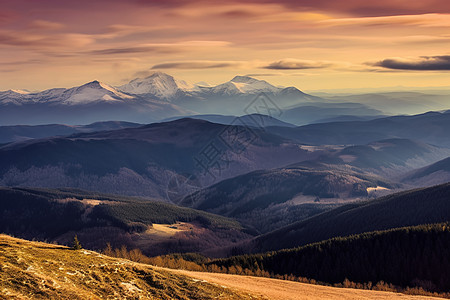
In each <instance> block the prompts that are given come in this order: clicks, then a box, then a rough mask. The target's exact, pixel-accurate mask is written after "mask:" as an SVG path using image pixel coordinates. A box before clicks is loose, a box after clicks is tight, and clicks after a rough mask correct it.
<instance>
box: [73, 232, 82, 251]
mask: <svg viewBox="0 0 450 300" xmlns="http://www.w3.org/2000/svg"><path fill="white" fill-rule="evenodd" d="M72 249H73V250H80V249H83V247H82V246H81V243H80V241H79V240H78V236H77V235H75V237H74V238H73V243H72Z"/></svg>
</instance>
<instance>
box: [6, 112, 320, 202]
mask: <svg viewBox="0 0 450 300" xmlns="http://www.w3.org/2000/svg"><path fill="white" fill-rule="evenodd" d="M236 132H238V133H239V136H238V137H237V138H235V135H236ZM227 141H228V142H227ZM213 144H214V147H216V148H214V149H217V152H218V153H217V158H216V160H213V161H212V162H209V161H208V160H206V158H205V157H204V156H205V155H203V154H202V153H204V152H205V151H207V150H208V149H209V148H208V147H212V145H213ZM316 156H317V154H315V153H310V152H308V151H307V150H304V149H300V148H299V147H298V144H297V143H294V142H291V141H289V140H286V139H284V138H281V137H279V136H276V135H273V134H270V133H267V132H265V131H263V130H261V129H259V130H258V129H249V128H248V127H242V126H235V125H231V126H226V125H221V124H214V123H210V122H207V121H203V120H193V119H182V120H176V121H173V122H167V123H157V124H150V125H147V126H142V127H138V128H127V129H121V130H113V131H101V132H95V133H82V134H77V135H72V136H69V137H64V138H63V137H59V138H47V139H40V140H32V141H27V142H22V143H14V144H11V145H6V146H3V147H0V185H4V186H35V187H50V188H52V187H61V186H65V187H73V188H80V189H84V190H94V191H98V192H107V193H116V194H123V195H132V196H147V197H149V196H151V197H158V198H170V197H167V192H173V191H172V190H169V191H168V188H169V187H168V185H169V181H170V180H171V179H172V178H174V177H177V176H180V177H183V179H180V181H188V180H190V181H191V183H192V185H193V186H194V187H196V188H197V189H198V188H199V187H200V186H207V185H209V184H211V183H213V182H215V181H218V180H220V179H224V178H229V177H232V176H236V175H239V174H243V173H247V172H250V171H253V170H256V169H260V168H274V167H280V166H283V165H286V164H290V163H294V162H297V161H299V160H305V159H308V158H310V157H316ZM205 160H206V161H205ZM205 165H206V166H205ZM205 169H207V170H205ZM168 200H172V199H168Z"/></svg>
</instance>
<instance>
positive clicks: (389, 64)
mask: <svg viewBox="0 0 450 300" xmlns="http://www.w3.org/2000/svg"><path fill="white" fill-rule="evenodd" d="M369 64H370V63H369ZM371 65H373V66H377V67H383V68H387V69H393V70H412V71H450V55H442V56H421V57H419V58H415V59H405V58H388V59H385V60H382V61H379V62H377V63H374V64H371Z"/></svg>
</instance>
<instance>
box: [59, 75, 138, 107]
mask: <svg viewBox="0 0 450 300" xmlns="http://www.w3.org/2000/svg"><path fill="white" fill-rule="evenodd" d="M132 98H134V97H133V96H130V95H126V94H124V93H122V92H119V91H117V90H116V89H115V88H113V87H112V86H110V85H107V84H105V83H102V82H100V81H98V80H94V81H91V82H89V83H86V84H84V85H82V86H79V87H74V88H71V89H68V90H65V91H64V92H63V94H62V95H61V98H60V99H58V100H59V102H61V103H63V104H68V105H75V104H89V103H94V102H104V101H108V102H110V101H123V100H125V99H132Z"/></svg>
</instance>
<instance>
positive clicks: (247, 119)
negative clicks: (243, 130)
mask: <svg viewBox="0 0 450 300" xmlns="http://www.w3.org/2000/svg"><path fill="white" fill-rule="evenodd" d="M182 118H184V117H182V116H180V117H173V118H169V119H167V120H163V121H173V120H178V119H182ZM189 118H191V119H198V120H205V121H209V122H212V123H218V124H224V125H232V124H244V125H245V126H250V127H256V128H258V127H269V126H282V127H296V126H295V125H293V124H290V123H286V122H283V121H280V120H278V119H276V118H274V117H271V116H267V115H263V114H249V115H243V116H241V117H237V116H224V115H192V116H189Z"/></svg>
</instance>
